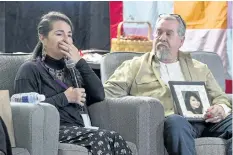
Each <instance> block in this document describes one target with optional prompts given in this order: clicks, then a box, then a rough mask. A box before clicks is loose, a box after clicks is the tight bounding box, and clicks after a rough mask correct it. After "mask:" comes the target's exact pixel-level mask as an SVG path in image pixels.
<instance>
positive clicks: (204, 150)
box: [195, 137, 226, 155]
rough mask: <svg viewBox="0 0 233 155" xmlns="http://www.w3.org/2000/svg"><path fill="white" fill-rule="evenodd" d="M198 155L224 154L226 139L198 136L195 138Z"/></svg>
mask: <svg viewBox="0 0 233 155" xmlns="http://www.w3.org/2000/svg"><path fill="white" fill-rule="evenodd" d="M195 145H196V151H197V154H198V155H207V154H211V155H224V154H226V140H224V139H221V138H210V137H208V138H197V139H195Z"/></svg>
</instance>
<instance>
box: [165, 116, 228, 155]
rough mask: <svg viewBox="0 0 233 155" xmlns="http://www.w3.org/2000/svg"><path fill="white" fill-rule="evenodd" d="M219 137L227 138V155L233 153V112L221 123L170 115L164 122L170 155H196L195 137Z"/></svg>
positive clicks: (166, 143)
mask: <svg viewBox="0 0 233 155" xmlns="http://www.w3.org/2000/svg"><path fill="white" fill-rule="evenodd" d="M199 137H219V138H223V139H226V140H227V155H232V114H231V115H229V116H228V117H226V118H225V119H224V120H222V121H221V122H219V123H204V122H195V123H194V122H191V123H190V122H188V121H187V120H186V119H185V118H183V117H182V116H179V115H176V114H174V115H170V116H168V117H166V119H165V122H164V143H165V147H166V149H167V152H168V154H169V155H195V154H196V150H195V142H194V139H195V138H199Z"/></svg>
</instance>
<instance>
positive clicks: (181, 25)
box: [155, 14, 186, 37]
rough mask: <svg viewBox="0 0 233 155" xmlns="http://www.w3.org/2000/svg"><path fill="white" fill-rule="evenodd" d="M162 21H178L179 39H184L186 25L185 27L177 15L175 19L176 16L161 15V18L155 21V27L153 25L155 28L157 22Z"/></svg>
mask: <svg viewBox="0 0 233 155" xmlns="http://www.w3.org/2000/svg"><path fill="white" fill-rule="evenodd" d="M162 19H164V20H176V21H178V23H179V28H178V35H179V36H180V37H184V36H185V31H186V25H185V23H184V21H182V19H181V17H178V15H177V17H176V16H174V15H170V14H167V15H162V16H160V17H159V18H158V19H157V21H156V25H155V26H156V28H157V24H158V23H159V21H160V20H162Z"/></svg>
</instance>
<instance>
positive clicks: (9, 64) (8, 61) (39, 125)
mask: <svg viewBox="0 0 233 155" xmlns="http://www.w3.org/2000/svg"><path fill="white" fill-rule="evenodd" d="M29 56H30V55H29V54H0V66H1V67H0V90H9V92H10V95H12V94H13V84H14V79H15V75H16V72H17V71H18V68H19V66H20V65H21V64H22V63H23V62H25V61H26V60H27V59H28V58H29ZM11 108H12V119H13V127H14V133H15V141H16V147H14V148H12V152H13V155H29V154H30V155H56V154H57V152H58V132H59V113H58V111H57V109H56V108H55V107H54V106H52V105H50V104H46V103H40V104H26V103H24V104H22V103H11ZM51 122H53V123H51Z"/></svg>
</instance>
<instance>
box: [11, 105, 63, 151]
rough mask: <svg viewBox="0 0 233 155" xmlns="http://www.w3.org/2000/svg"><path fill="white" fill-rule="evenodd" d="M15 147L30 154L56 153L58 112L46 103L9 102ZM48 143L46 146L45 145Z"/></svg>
mask: <svg viewBox="0 0 233 155" xmlns="http://www.w3.org/2000/svg"><path fill="white" fill-rule="evenodd" d="M11 108H12V119H13V126H14V133H15V141H16V147H21V148H26V149H27V150H28V151H29V153H30V155H48V154H52V155H55V154H56V155H57V151H58V150H57V148H58V134H59V114H58V112H57V110H56V108H55V107H54V106H52V105H51V104H48V103H39V104H32V103H15V102H11ZM46 145H48V146H46Z"/></svg>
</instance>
